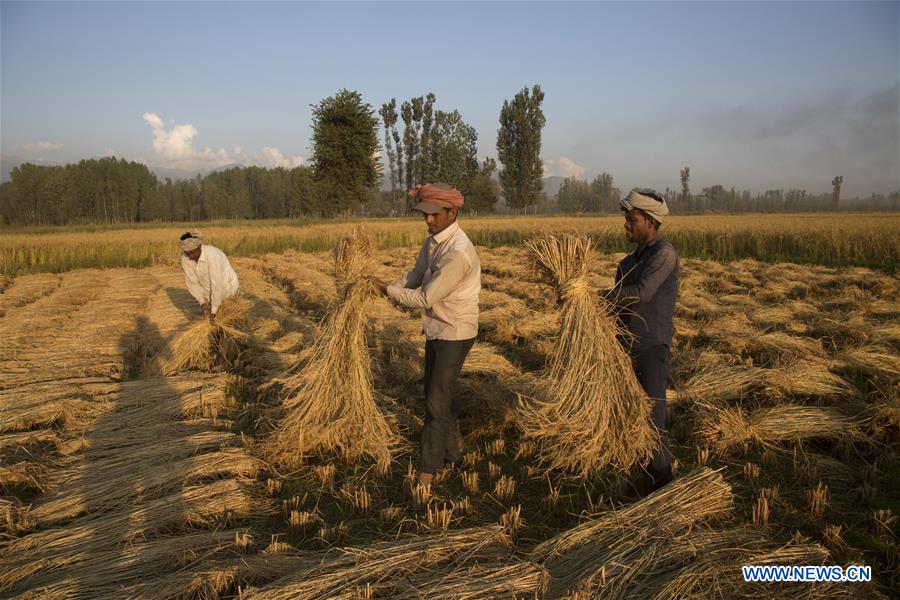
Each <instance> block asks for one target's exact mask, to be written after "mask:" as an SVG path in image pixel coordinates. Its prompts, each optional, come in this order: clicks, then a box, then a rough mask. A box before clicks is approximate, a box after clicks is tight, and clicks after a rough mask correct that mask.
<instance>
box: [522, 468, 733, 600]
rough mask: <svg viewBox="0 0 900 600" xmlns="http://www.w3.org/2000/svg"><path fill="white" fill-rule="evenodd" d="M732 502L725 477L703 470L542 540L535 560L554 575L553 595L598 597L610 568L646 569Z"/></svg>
mask: <svg viewBox="0 0 900 600" xmlns="http://www.w3.org/2000/svg"><path fill="white" fill-rule="evenodd" d="M732 502H733V495H732V492H731V486H729V485H728V484H727V483H725V481H724V479H723V478H722V475H721V474H720V473H719V472H716V471H712V470H710V469H707V468H705V467H700V468H698V469H695V470H694V471H692V472H690V473H688V474H687V475H685V476H684V477H681V478H679V479H676V480H675V481H673V482H672V483H670V484H669V485H667V486H665V487H663V488H661V489H660V490H657V491H656V492H654V493H652V494H650V495H649V496H646V497H645V498H643V499H641V500H639V501H637V502H635V503H634V504H631V505H629V506H626V507H624V508H622V509H619V510H614V511H610V512H607V513H602V514H599V515H596V516H593V517H591V518H590V519H588V520H587V521H585V522H583V523H581V524H580V525H578V526H576V527H574V528H572V529H570V530H568V531H565V532H563V533H561V534H559V535H557V536H556V537H553V538H551V539H549V540H547V541H545V542H542V543H541V544H539V545H538V546H537V547H536V548H535V549H534V551H533V552H532V553H531V556H530V559H531V560H533V561H535V562H537V563H539V564H542V565H543V566H545V567H546V568H547V569H548V570H549V571H550V574H551V576H552V580H551V592H550V596H551V597H559V596H560V595H563V594H565V593H572V592H582V593H598V590H599V589H600V588H602V587H603V572H604V569H605V568H607V567H606V565H610V566H612V565H616V564H620V565H634V564H635V563H636V564H637V565H641V566H644V567H646V565H647V564H648V563H650V562H652V560H653V557H654V555H655V554H656V552H657V551H658V549H659V548H660V546H661V545H662V544H665V543H666V541H667V540H669V539H671V538H672V537H673V536H676V535H679V534H683V533H685V532H687V531H689V530H690V529H691V528H692V527H694V526H695V525H697V524H699V523H703V522H707V521H709V520H711V519H714V518H716V517H719V516H722V515H724V514H726V513H728V512H729V511H730V509H731V506H732ZM628 570H629V569H625V571H626V572H627V571H628Z"/></svg>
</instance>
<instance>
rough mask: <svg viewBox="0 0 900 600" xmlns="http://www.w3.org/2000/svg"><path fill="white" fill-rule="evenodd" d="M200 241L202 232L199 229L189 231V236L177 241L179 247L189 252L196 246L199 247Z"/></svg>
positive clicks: (201, 240)
mask: <svg viewBox="0 0 900 600" xmlns="http://www.w3.org/2000/svg"><path fill="white" fill-rule="evenodd" d="M182 237H184V236H182ZM202 242H203V234H202V233H200V232H199V231H192V232H190V237H186V238H184V239H183V240H180V241H179V242H178V245H179V246H181V249H182V250H184V251H185V252H190V251H191V250H196V249H197V248H199V247H200V244H201V243H202Z"/></svg>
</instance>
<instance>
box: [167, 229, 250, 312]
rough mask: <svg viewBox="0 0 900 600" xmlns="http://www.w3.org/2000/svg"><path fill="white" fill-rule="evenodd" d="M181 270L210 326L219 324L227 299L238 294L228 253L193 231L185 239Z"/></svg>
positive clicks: (183, 237)
mask: <svg viewBox="0 0 900 600" xmlns="http://www.w3.org/2000/svg"><path fill="white" fill-rule="evenodd" d="M178 245H179V246H181V250H182V255H181V269H182V270H183V271H184V280H185V282H186V283H187V288H188V291H189V292H190V293H191V296H193V297H194V298H195V299H196V300H197V302H199V303H200V308H201V309H202V310H203V315H204V316H205V317H206V318H207V319H209V322H210V323H215V322H216V313H217V312H218V311H219V306H221V305H222V301H223V300H225V299H226V298H230V297H232V296H234V295H235V294H236V293H237V291H238V287H239V284H238V277H237V273H235V272H234V269H232V268H231V263H229V262H228V257H227V256H225V253H224V252H222V251H221V250H219V249H218V248H216V247H215V246H210V245H208V244H204V243H203V234H201V233H200V232H199V231H189V232H188V233H185V234H184V235H182V236H181V239H180V240H179V242H178Z"/></svg>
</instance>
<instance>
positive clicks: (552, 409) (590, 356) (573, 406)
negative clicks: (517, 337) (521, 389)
mask: <svg viewBox="0 0 900 600" xmlns="http://www.w3.org/2000/svg"><path fill="white" fill-rule="evenodd" d="M527 245H528V248H529V249H530V250H531V252H532V255H533V257H534V259H535V264H536V266H537V267H538V269H539V270H540V271H541V272H542V274H543V276H544V277H545V278H546V279H547V280H548V281H550V282H551V283H552V284H553V285H554V286H555V288H556V290H557V294H558V296H559V300H560V302H561V304H562V306H561V309H560V310H561V315H560V328H559V339H558V342H557V345H556V348H555V351H554V353H553V355H552V356H551V358H550V366H549V371H548V372H547V377H546V378H547V380H548V381H547V384H548V385H547V388H546V389H547V390H548V391H549V394H541V396H542V397H541V398H540V399H524V398H523V399H522V401H521V402H520V415H519V426H520V427H521V428H522V431H523V432H524V435H525V438H526V439H532V440H534V441H535V443H536V445H537V447H538V455H539V457H540V458H541V459H542V460H543V461H544V462H546V463H548V464H549V466H550V468H559V469H565V470H568V471H573V472H577V473H580V474H583V475H585V474H587V473H589V472H591V471H595V470H597V469H599V468H602V467H605V466H611V467H613V468H615V469H618V470H620V471H627V470H628V469H630V467H631V466H632V465H634V464H636V463H641V462H644V461H648V460H649V459H650V457H651V455H652V452H653V449H654V448H655V447H656V445H657V443H658V435H657V432H656V431H655V429H654V428H653V426H652V425H651V423H650V401H649V399H648V398H647V396H646V394H645V393H644V391H643V390H642V389H641V386H640V384H639V383H638V381H637V379H636V378H635V375H634V370H633V368H632V366H631V360H630V359H629V358H628V355H627V354H626V353H625V350H624V349H623V348H622V346H621V345H620V343H619V341H618V339H617V338H616V335H617V334H618V333H620V332H621V328H620V327H619V325H618V322H617V320H616V318H615V316H614V314H613V311H612V305H611V304H609V303H608V302H606V300H604V299H602V298H598V296H597V294H596V293H595V292H594V290H593V289H592V288H591V287H590V285H589V284H588V282H587V262H588V255H589V253H590V249H591V241H590V238H588V237H586V236H579V235H574V234H566V235H562V236H559V237H557V236H544V237H539V238H535V239H531V240H529V241H528V242H527Z"/></svg>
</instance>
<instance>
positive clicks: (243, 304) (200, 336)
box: [142, 296, 252, 377]
mask: <svg viewBox="0 0 900 600" xmlns="http://www.w3.org/2000/svg"><path fill="white" fill-rule="evenodd" d="M251 307H252V302H250V301H249V300H248V299H246V298H243V297H241V296H236V297H234V298H228V299H226V300H224V301H223V302H222V305H221V306H220V307H219V311H218V313H216V321H215V324H211V323H209V322H208V321H207V320H205V319H201V320H198V321H195V322H193V323H191V324H190V325H188V327H187V329H185V330H183V331H180V332H179V333H178V334H176V335H175V337H174V338H173V339H172V340H171V341H169V342H168V344H166V346H165V348H163V349H162V350H160V351H159V353H157V354H156V355H155V356H153V357H152V358H150V359H148V360H147V362H146V364H145V365H144V367H143V369H142V376H143V377H152V376H154V375H175V374H177V373H180V372H183V371H190V370H199V371H203V370H207V369H210V368H212V367H213V366H214V365H215V362H216V360H217V358H218V357H219V356H223V355H228V353H229V352H233V349H237V348H239V347H240V346H241V345H246V344H248V343H249V342H250V340H251V338H250V336H249V334H247V333H246V332H245V331H244V329H245V328H247V327H248V324H249V321H248V320H249V319H250V317H251V315H250V314H249V313H250V309H251Z"/></svg>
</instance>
